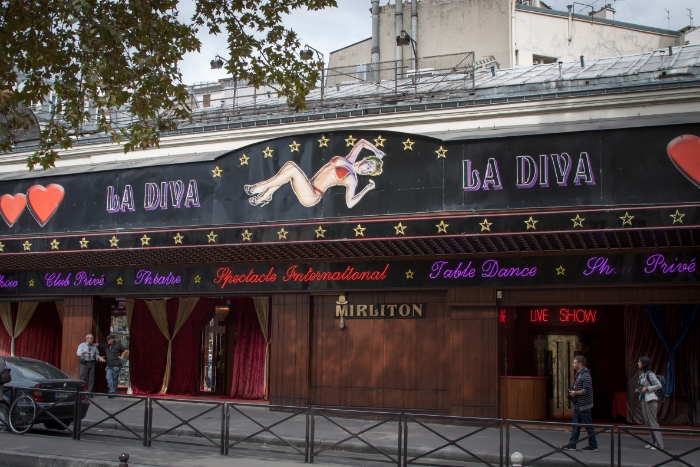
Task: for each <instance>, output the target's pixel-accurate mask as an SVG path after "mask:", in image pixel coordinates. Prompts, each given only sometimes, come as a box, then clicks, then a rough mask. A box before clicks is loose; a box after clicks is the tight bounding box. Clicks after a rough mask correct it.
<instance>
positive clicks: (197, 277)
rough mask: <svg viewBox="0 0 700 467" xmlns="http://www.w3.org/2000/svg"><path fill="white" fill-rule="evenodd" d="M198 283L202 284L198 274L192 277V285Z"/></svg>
mask: <svg viewBox="0 0 700 467" xmlns="http://www.w3.org/2000/svg"><path fill="white" fill-rule="evenodd" d="M200 282H202V278H201V277H200V275H199V274H197V275H196V276H194V283H195V284H199V283H200Z"/></svg>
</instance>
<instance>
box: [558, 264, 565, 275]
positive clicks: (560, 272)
mask: <svg viewBox="0 0 700 467" xmlns="http://www.w3.org/2000/svg"><path fill="white" fill-rule="evenodd" d="M564 271H566V269H564V266H559V267H558V268H557V276H563V275H564Z"/></svg>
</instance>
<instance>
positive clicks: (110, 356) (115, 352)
mask: <svg viewBox="0 0 700 467" xmlns="http://www.w3.org/2000/svg"><path fill="white" fill-rule="evenodd" d="M98 347H99V348H100V349H102V350H104V353H105V357H106V360H107V385H108V386H109V393H110V394H116V393H117V388H118V387H119V373H120V372H121V370H122V360H123V359H124V357H126V355H127V354H128V353H129V351H128V350H127V349H126V347H124V346H123V345H121V344H120V343H118V342H117V336H115V335H114V334H110V335H108V336H107V343H106V344H100V345H99V346H98ZM102 361H105V360H104V359H103V360H102Z"/></svg>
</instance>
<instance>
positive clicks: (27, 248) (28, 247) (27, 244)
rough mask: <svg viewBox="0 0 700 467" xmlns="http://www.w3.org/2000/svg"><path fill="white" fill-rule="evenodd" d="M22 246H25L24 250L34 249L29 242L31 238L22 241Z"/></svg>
mask: <svg viewBox="0 0 700 467" xmlns="http://www.w3.org/2000/svg"><path fill="white" fill-rule="evenodd" d="M22 247H23V248H24V251H32V244H31V243H29V240H26V241H25V242H24V243H22Z"/></svg>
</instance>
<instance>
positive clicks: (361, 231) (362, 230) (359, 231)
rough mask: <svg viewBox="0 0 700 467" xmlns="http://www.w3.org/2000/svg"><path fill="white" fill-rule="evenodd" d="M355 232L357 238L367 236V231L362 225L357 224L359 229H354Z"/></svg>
mask: <svg viewBox="0 0 700 467" xmlns="http://www.w3.org/2000/svg"><path fill="white" fill-rule="evenodd" d="M353 230H354V231H355V236H356V237H364V236H365V230H367V229H366V228H365V227H362V225H360V224H357V227H355V228H354V229H353Z"/></svg>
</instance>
